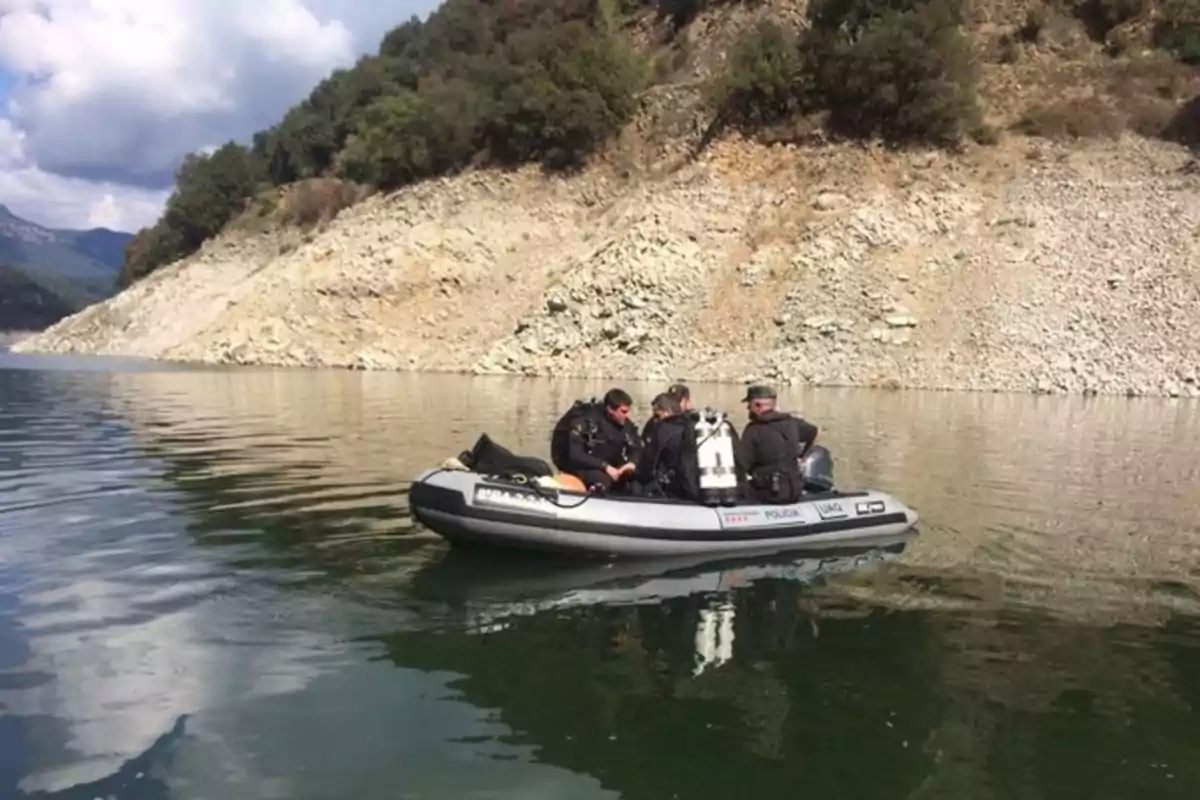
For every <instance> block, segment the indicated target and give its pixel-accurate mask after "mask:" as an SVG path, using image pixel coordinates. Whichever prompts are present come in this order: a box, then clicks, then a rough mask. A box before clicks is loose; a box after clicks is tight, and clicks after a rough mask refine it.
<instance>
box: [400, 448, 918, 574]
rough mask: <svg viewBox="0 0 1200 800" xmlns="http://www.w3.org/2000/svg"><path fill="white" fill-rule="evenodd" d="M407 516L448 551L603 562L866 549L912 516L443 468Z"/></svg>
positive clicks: (863, 506) (828, 496)
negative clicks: (665, 494)
mask: <svg viewBox="0 0 1200 800" xmlns="http://www.w3.org/2000/svg"><path fill="white" fill-rule="evenodd" d="M409 506H410V508H411V511H412V514H413V517H414V518H415V519H416V520H417V521H418V522H420V523H421V524H423V525H424V526H425V527H427V528H429V529H430V530H431V531H433V532H434V533H436V534H438V535H439V536H441V537H442V538H444V539H446V540H448V541H450V542H451V543H481V544H494V545H502V546H507V547H518V548H525V549H533V550H542V551H550V552H556V553H560V554H569V555H577V556H591V557H602V558H638V557H640V558H647V557H664V556H684V555H701V554H705V555H734V554H750V553H772V552H784V551H791V550H797V549H812V548H821V549H824V548H830V547H844V546H866V547H870V546H873V545H874V544H876V543H878V542H881V541H884V540H889V539H894V538H895V537H897V536H900V535H902V534H904V533H906V532H908V531H911V530H912V529H913V528H914V527H915V526H916V524H917V513H916V512H915V511H914V510H913V509H911V508H909V507H907V506H905V505H904V504H903V503H901V502H900V501H899V500H896V499H895V498H893V497H891V496H890V495H887V494H884V493H883V492H878V491H858V492H840V491H834V490H832V489H828V490H823V491H814V492H812V493H810V494H806V495H805V496H803V497H802V499H801V500H800V502H797V503H792V504H790V505H715V506H714V505H704V504H700V503H694V502H685V501H679V500H672V499H665V498H652V497H626V496H619V495H607V496H605V495H596V494H587V493H581V492H578V491H572V490H569V489H564V488H561V487H557V486H554V485H553V484H552V482H544V483H543V482H539V480H537V479H534V480H529V479H523V478H517V479H512V478H504V477H497V476H494V475H488V474H481V473H479V472H473V471H470V470H465V469H448V468H445V467H440V468H437V469H431V470H427V471H425V472H423V473H421V474H420V475H419V476H418V477H417V479H416V480H415V481H414V482H413V484H412V487H411V489H410V491H409Z"/></svg>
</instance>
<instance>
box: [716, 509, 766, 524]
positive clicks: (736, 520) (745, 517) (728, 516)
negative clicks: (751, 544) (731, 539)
mask: <svg viewBox="0 0 1200 800" xmlns="http://www.w3.org/2000/svg"><path fill="white" fill-rule="evenodd" d="M758 514H759V512H757V511H722V512H720V515H721V524H723V525H731V526H735V525H753V524H755V523H757V522H758V521H759V520H758Z"/></svg>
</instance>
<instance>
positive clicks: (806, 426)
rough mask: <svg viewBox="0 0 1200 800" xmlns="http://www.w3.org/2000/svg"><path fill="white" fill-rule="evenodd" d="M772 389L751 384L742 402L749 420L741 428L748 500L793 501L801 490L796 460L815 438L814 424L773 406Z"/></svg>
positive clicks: (757, 501) (765, 501)
mask: <svg viewBox="0 0 1200 800" xmlns="http://www.w3.org/2000/svg"><path fill="white" fill-rule="evenodd" d="M775 399H776V395H775V390H774V389H772V388H771V387H769V386H751V387H749V388H748V389H747V390H746V396H745V397H744V398H742V402H744V403H745V404H746V410H747V411H748V412H749V416H750V422H749V423H747V424H746V428H745V430H744V431H742V441H741V459H740V460H741V461H742V464H743V465H744V467H745V470H746V477H747V482H746V489H745V491H746V499H747V500H748V501H749V502H751V503H795V502H797V501H798V500H799V499H800V496H801V494H802V492H803V490H804V479H803V477H802V476H801V475H800V460H801V459H802V458H804V456H806V455H807V454H808V451H809V450H810V449H812V446H813V443H814V442H815V441H816V439H817V426H815V425H813V424H812V423H810V422H807V421H806V420H803V419H801V418H799V417H794V416H792V415H791V414H788V413H785V412H782V411H779V410H777V409H776V408H775Z"/></svg>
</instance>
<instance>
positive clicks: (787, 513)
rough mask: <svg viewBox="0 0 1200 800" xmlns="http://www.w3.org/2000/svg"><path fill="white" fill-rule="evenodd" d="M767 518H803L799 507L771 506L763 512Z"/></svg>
mask: <svg viewBox="0 0 1200 800" xmlns="http://www.w3.org/2000/svg"><path fill="white" fill-rule="evenodd" d="M763 516H765V517H766V518H767V519H797V518H803V517H804V515H803V514H801V513H800V509H798V508H769V509H767V510H766V511H764V512H763Z"/></svg>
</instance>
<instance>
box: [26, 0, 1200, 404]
mask: <svg viewBox="0 0 1200 800" xmlns="http://www.w3.org/2000/svg"><path fill="white" fill-rule="evenodd" d="M1039 8H1040V6H1039ZM1033 10H1036V9H1033ZM973 14H974V15H975V18H973V20H972V32H973V39H972V42H973V45H972V46H973V48H974V52H975V53H976V54H977V60H978V62H979V64H980V66H979V70H980V77H979V86H980V92H981V95H980V96H981V98H982V100H981V105H980V117H979V119H978V120H977V122H976V123H974V124H975V126H976V127H975V129H974V131H975V132H974V133H973V134H972V138H971V139H966V140H963V139H960V140H959V141H957V142H956V143H955V144H954V145H953V146H952V147H950V148H948V149H947V148H945V147H943V148H942V149H933V148H932V147H931V146H929V145H924V146H912V145H909V146H908V147H906V148H903V149H900V148H897V147H896V146H883V145H880V144H872V143H871V142H870V141H869V140H863V139H861V138H859V139H855V138H853V137H850V138H847V137H846V136H844V135H834V128H831V127H830V125H832V124H833V123H828V124H823V123H822V122H821V120H822V117H821V114H820V113H818V112H812V113H808V112H804V113H799V115H798V116H797V115H795V114H791V112H789V114H791V115H790V116H788V115H784V116H782V117H779V118H777V119H775V121H774V122H772V123H771V124H770V125H761V126H759V128H758V129H756V131H746V128H745V125H744V124H740V123H739V124H738V125H734V124H732V119H733V116H730V115H728V114H724V112H720V113H718V117H717V119H718V120H720V119H722V118H724V117H728V120H729V121H730V122H729V124H727V125H720V126H713V125H712V122H713V120H714V117H713V111H712V108H713V107H712V104H711V100H710V98H711V97H712V96H713V92H712V91H711V87H712V86H713V85H714V82H718V77H719V76H720V75H721V74H722V70H728V67H727V66H722V65H723V64H727V63H728V62H729V61H731V60H733V61H737V60H738V59H743V60H744V53H745V52H746V51H745V48H743V49H742V53H743V55H741V56H739V55H737V53H738V52H739V51H738V47H739V45H738V42H739V41H745V37H746V35H747V32H749V31H754V30H756V28H755V26H756V24H757V23H758V22H759V21H761V20H763V19H766V18H769V19H773V20H780V19H782V20H785V21H786V20H788V19H797V18H802V17H803V9H802V8H797V7H796V6H794V5H792V4H790V3H768V4H758V5H754V6H742V5H733V6H730V5H716V6H715V7H710V8H708V9H707V10H704V11H702V12H700V13H699V14H698V16H696V17H695V18H694V19H692V20H690V22H688V23H687V24H686V25H684V26H683V27H682V28H681V30H680V32H679V33H677V34H672V35H667V34H664V33H663V32H662V27H663V26H664V25H667V24H668V23H667V22H663V21H661V20H656V19H654V18H652V17H649V16H648V17H645V18H643V21H642V22H640V23H638V24H637V25H635V26H634V27H633V28H632V29H631V31H630V35H631V36H632V41H634V42H640V43H641V44H640V46H642V47H645V48H649V49H650V50H651V51H652V52H654V53H655V58H656V59H657V60H658V61H657V63H659V64H661V65H665V66H661V67H660V70H661V72H662V73H663V74H667V75H668V76H669V78H670V80H664V81H662V82H660V83H659V85H657V86H656V87H652V88H650V89H647V90H646V91H644V92H642V93H641V94H640V95H639V98H640V99H639V106H638V110H637V112H636V114H635V116H634V117H633V118H632V119H631V121H630V122H629V123H628V124H626V125H625V126H624V127H623V129H622V132H621V133H620V135H618V136H616V137H615V138H613V139H612V140H611V141H609V142H608V143H607V144H605V145H603V146H602V147H601V148H600V149H599V150H598V151H597V152H596V154H595V155H593V156H592V157H591V158H590V159H589V161H588V165H587V167H586V168H585V169H583V170H582V171H577V172H567V173H558V174H549V175H548V174H546V173H545V172H544V171H542V170H541V169H539V168H536V167H532V166H530V167H525V168H521V169H516V170H512V169H509V170H504V171H500V170H496V169H473V170H468V171H464V172H462V173H461V174H458V175H457V176H454V177H440V178H427V179H423V180H420V181H418V182H415V183H411V184H409V185H407V186H405V187H403V188H401V189H399V190H398V191H394V192H391V193H387V194H382V193H381V194H376V195H374V196H372V197H370V198H368V199H366V200H363V201H361V202H358V203H357V204H355V205H352V206H351V207H349V208H345V209H344V210H341V211H340V213H338V214H337V215H336V217H335V218H333V219H332V220H331V221H327V222H320V223H317V224H315V225H314V226H309V227H307V228H304V229H300V228H296V227H292V226H282V225H275V224H272V222H271V221H272V219H274V218H275V217H273V216H272V214H274V215H275V216H276V217H278V218H279V219H283V218H288V219H295V218H297V217H298V216H305V217H313V216H314V215H311V214H301V215H298V214H296V213H295V208H296V205H297V204H298V203H299V202H300V201H301V200H303V199H304V198H309V199H310V200H311V198H312V197H320V196H337V197H339V198H345V197H346V193H345V192H343V191H341V190H339V189H337V188H336V187H337V186H339V185H341V184H339V183H338V181H337V180H336V178H324V179H319V180H308V181H304V182H302V183H300V184H297V185H294V186H292V187H290V188H285V189H283V190H282V191H281V192H277V193H276V195H275V198H276V199H275V200H273V201H272V205H271V206H270V208H274V209H275V210H274V211H271V210H270V208H268V207H265V206H262V205H259V206H258V207H257V210H254V209H252V211H251V212H248V213H247V215H245V216H244V217H243V218H241V219H240V220H238V221H236V222H235V223H234V224H233V225H232V226H230V227H229V228H228V229H227V230H226V232H225V233H223V234H222V235H221V236H219V237H217V238H216V239H210V240H208V241H207V242H205V243H204V244H203V246H202V247H201V248H200V250H199V251H198V252H197V253H195V254H194V255H193V256H191V257H188V258H184V259H181V260H178V261H175V262H174V263H171V264H170V265H168V266H163V267H160V268H156V269H153V270H151V271H150V272H149V274H148V275H147V276H146V277H143V278H141V279H140V280H138V281H137V282H136V283H134V284H133V285H132V286H131V287H130V288H128V289H126V290H125V291H124V292H122V293H121V294H120V295H118V296H117V297H115V298H113V299H112V300H109V301H107V302H105V303H102V304H99V305H97V306H93V307H91V308H88V309H86V310H84V311H83V312H81V313H79V314H77V315H75V316H74V317H71V318H70V319H68V320H65V321H63V322H62V323H60V324H58V325H56V326H55V327H53V328H52V329H50V330H48V331H46V332H45V333H44V334H42V335H40V336H36V337H32V338H30V339H27V340H25V341H23V342H21V343H20V344H19V345H18V346H17V348H16V349H18V350H22V351H27V352H31V351H42V352H77V353H111V354H124V355H139V356H149V357H154V358H165V359H178V360H194V361H203V362H235V363H272V364H303V365H314V366H316V365H329V366H345V367H352V368H366V369H428V370H463V371H474V372H512V373H525V374H574V375H594V376H600V375H603V376H611V377H619V376H639V377H652V376H657V377H662V378H666V377H674V376H686V377H690V378H692V379H694V380H702V379H729V380H744V379H749V378H766V379H770V380H773V381H776V382H781V383H783V382H806V383H815V384H834V385H844V384H851V385H864V386H887V387H929V388H961V389H994V390H1017V391H1028V390H1032V391H1038V392H1060V391H1079V392H1102V393H1126V394H1166V395H1172V396H1200V386H1198V385H1197V372H1200V352H1198V351H1197V349H1196V347H1195V345H1194V344H1192V343H1193V342H1195V341H1200V338H1198V336H1197V334H1200V314H1197V313H1196V312H1197V309H1200V284H1198V280H1197V277H1196V268H1195V265H1197V264H1200V191H1198V190H1200V174H1198V172H1200V171H1198V170H1197V165H1196V161H1195V159H1194V158H1193V157H1192V155H1191V154H1190V153H1189V151H1188V149H1187V148H1186V147H1185V146H1184V145H1182V144H1178V143H1176V142H1175V141H1173V140H1177V139H1186V136H1183V135H1182V134H1179V131H1180V130H1186V122H1187V120H1188V119H1189V117H1188V113H1189V111H1188V109H1189V108H1190V109H1192V110H1193V111H1194V109H1195V106H1196V103H1195V102H1193V103H1192V105H1191V106H1188V105H1187V101H1188V99H1189V98H1190V97H1193V96H1195V93H1196V89H1197V85H1198V81H1197V76H1196V74H1195V70H1194V68H1192V67H1190V66H1188V65H1186V64H1185V63H1181V62H1180V61H1179V60H1177V59H1173V58H1171V57H1168V56H1167V55H1164V54H1161V53H1160V54H1155V53H1149V54H1147V53H1146V52H1143V50H1144V48H1142V49H1139V47H1140V46H1139V47H1134V46H1133V45H1130V44H1129V43H1130V42H1133V43H1137V42H1140V41H1145V38H1144V37H1145V33H1144V29H1142V28H1137V26H1136V25H1133V24H1132V22H1130V23H1128V24H1125V26H1124V27H1122V26H1121V25H1117V26H1110V27H1109V30H1108V31H1107V32H1106V33H1105V34H1104V37H1102V38H1103V39H1105V41H1097V37H1096V36H1095V35H1094V33H1093V32H1091V31H1089V29H1088V27H1087V26H1086V25H1085V23H1084V22H1083V21H1081V20H1080V19H1079V18H1078V17H1072V16H1070V15H1066V14H1064V13H1058V14H1056V15H1052V16H1049V17H1038V16H1036V15H1035V14H1033V11H1032V10H1031V7H1027V6H1018V5H1017V4H1012V5H1011V6H1010V5H1009V4H1004V3H995V4H982V6H981V7H976V8H975V9H974V11H973ZM668 22H669V21H668ZM1133 22H1136V20H1134V21H1133ZM801 27H802V26H801ZM1139 31H1141V33H1139ZM1139 36H1142V37H1143V38H1142V39H1138V37H1139ZM664 37H665V38H664ZM1107 40H1112V41H1107ZM664 41H666V42H668V44H665V45H664V44H662V42H664ZM760 41H761V40H760ZM1114 42H1116V43H1115V44H1114ZM1122 42H1124V43H1125V44H1121V43H1122ZM789 52H790V51H789ZM739 63H741V62H739ZM756 63H757V64H758V66H756V67H755V69H758V72H756V73H754V74H758V75H760V76H761V75H762V74H763V70H762V69H759V67H761V66H762V64H764V63H766V64H779V63H783V64H784V66H785V67H786V66H787V63H788V62H787V58H784V59H783V60H782V61H773V60H771V59H767V60H766V61H760V62H756ZM785 71H786V70H785ZM751 72H754V70H751ZM770 72H771V71H770V70H766V73H770ZM726 74H728V72H726ZM714 76H718V77H714ZM768 77H769V76H768ZM772 80H774V78H772ZM727 83H728V81H727ZM738 85H742V89H745V84H744V82H743V84H737V82H736V81H734V88H735V89H736V88H737V86H738ZM755 86H758V88H761V86H760V85H758V84H754V85H752V86H751V88H752V89H753V88H754V87H755ZM706 87H709V88H706ZM727 88H728V87H727ZM739 91H741V90H739ZM755 91H758V89H755ZM735 94H736V93H735ZM751 94H753V92H751ZM785 95H786V96H785ZM726 96H730V95H729V94H728V93H727V95H726ZM738 96H740V95H738ZM757 96H760V97H761V96H762V93H761V92H760V93H759V95H757ZM770 97H773V98H775V100H777V101H779V102H780V103H782V104H783V105H784V106H787V107H789V108H790V107H791V106H790V104H792V103H793V100H794V101H795V102H796V103H801V104H802V99H796V98H795V97H792V96H791V95H787V94H786V92H785V93H784V95H780V94H779V93H775V94H770ZM781 98H782V99H781ZM803 102H807V101H803ZM725 108H726V109H728V106H725ZM831 113H834V114H836V113H837V112H836V109H835V111H834V112H831ZM843 113H845V112H843ZM929 113H930V114H932V115H933V117H938V115H939V114H941V110H940V109H938V108H934V109H932V110H931V111H930V112H929ZM722 115H724V116H722ZM851 121H853V120H851ZM859 122H860V123H861V122H862V121H861V120H859ZM841 124H850V122H848V121H845V120H844V121H843V123H841ZM739 129H741V130H743V131H745V132H744V133H742V134H739V133H738V132H737V130H739ZM1172 132H1174V133H1172ZM885 138H886V137H885ZM972 139H973V140H972ZM769 142H776V144H770V143H769ZM389 163H390V162H389ZM331 186H332V187H334V188H332V189H331V188H329V187H331ZM341 205H344V200H343V201H339V203H338V207H340V206H341ZM316 216H317V217H319V216H320V215H316ZM164 219H166V218H164Z"/></svg>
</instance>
